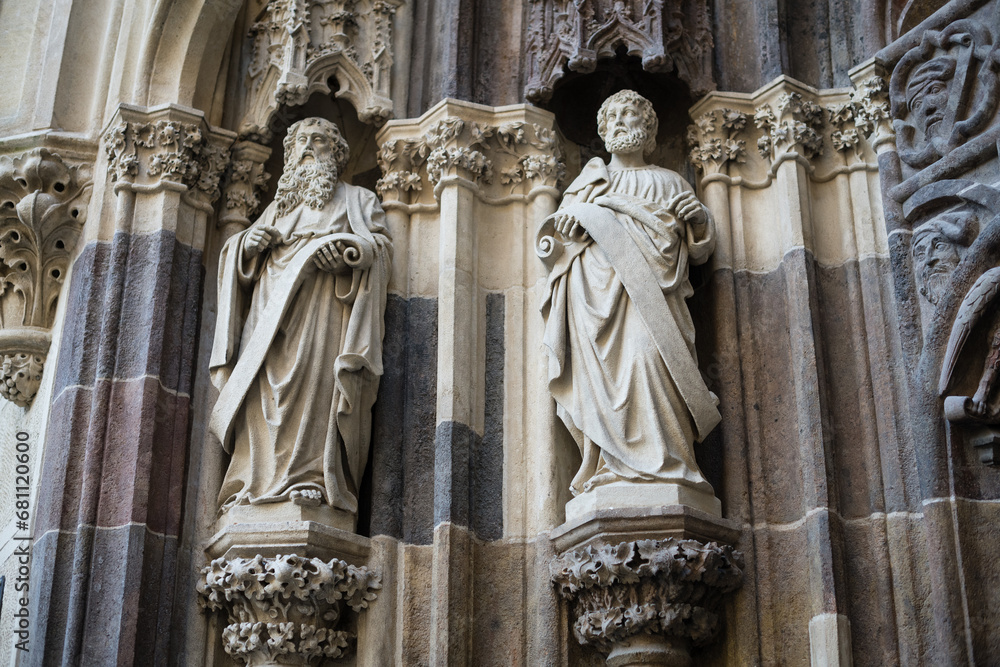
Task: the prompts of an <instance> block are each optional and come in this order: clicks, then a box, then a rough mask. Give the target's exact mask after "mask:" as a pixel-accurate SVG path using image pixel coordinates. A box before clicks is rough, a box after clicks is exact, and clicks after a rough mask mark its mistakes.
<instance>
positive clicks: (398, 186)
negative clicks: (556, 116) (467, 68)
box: [376, 101, 566, 203]
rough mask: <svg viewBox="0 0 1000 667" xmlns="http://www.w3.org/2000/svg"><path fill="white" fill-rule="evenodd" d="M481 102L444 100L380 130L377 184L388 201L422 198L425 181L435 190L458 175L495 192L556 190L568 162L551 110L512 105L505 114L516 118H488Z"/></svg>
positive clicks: (491, 115) (500, 195)
mask: <svg viewBox="0 0 1000 667" xmlns="http://www.w3.org/2000/svg"><path fill="white" fill-rule="evenodd" d="M449 106H450V107H453V108H451V109H449V108H448V107H449ZM466 107H468V108H466ZM480 109H481V107H479V106H478V105H470V104H466V103H456V102H454V101H445V102H443V103H441V104H440V105H438V106H437V107H435V108H434V109H432V110H431V111H429V112H428V113H427V114H425V115H424V117H423V118H422V119H421V120H420V121H418V122H417V123H403V122H399V123H396V122H393V123H390V124H389V125H387V126H386V128H384V129H383V131H382V132H381V133H380V137H379V139H380V141H381V149H380V150H379V154H378V162H379V166H380V167H381V169H382V173H383V177H382V178H381V179H380V180H379V182H378V185H377V186H376V189H377V190H378V193H379V195H380V196H381V197H382V199H383V201H384V202H402V203H416V201H417V200H418V199H419V198H420V196H421V193H422V192H423V190H424V185H425V184H428V185H430V186H431V188H428V189H429V190H433V191H434V193H435V195H436V194H437V190H438V186H439V185H440V184H441V183H442V182H445V181H449V180H453V179H459V180H461V181H462V182H463V183H466V184H467V185H469V186H471V187H474V188H476V189H477V190H479V191H480V192H481V193H483V194H486V193H487V192H488V193H490V195H491V196H493V197H495V198H496V197H504V196H509V195H512V194H518V193H527V192H530V191H532V190H534V189H535V188H539V187H542V188H549V189H552V190H553V191H554V188H555V187H556V186H557V185H558V184H559V182H560V181H562V179H563V178H564V177H565V175H566V166H565V161H564V158H563V150H562V146H561V141H560V140H559V137H558V136H557V134H556V132H555V130H554V129H551V120H550V119H549V122H548V123H545V122H544V121H545V119H543V118H542V117H541V116H542V114H544V113H545V112H538V111H537V110H534V109H530V110H529V109H528V108H527V107H525V108H510V109H509V110H508V111H507V112H505V113H504V114H503V115H506V116H509V119H504V118H503V117H502V116H501V117H500V118H499V119H497V118H496V116H499V115H500V114H496V115H494V114H492V113H491V114H490V120H486V117H485V115H483V114H477V113H476V112H478V111H479V110H480ZM458 114H461V116H459V115H458ZM477 115H483V121H482V122H481V121H480V120H476V119H475V118H476V116H477ZM532 115H538V118H532ZM497 120H500V122H496V121H497ZM491 121H492V122H491ZM543 123H544V124H543Z"/></svg>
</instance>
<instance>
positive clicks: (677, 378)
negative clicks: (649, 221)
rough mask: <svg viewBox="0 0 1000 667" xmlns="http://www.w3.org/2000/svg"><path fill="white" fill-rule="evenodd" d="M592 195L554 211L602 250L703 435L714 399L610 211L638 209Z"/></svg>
mask: <svg viewBox="0 0 1000 667" xmlns="http://www.w3.org/2000/svg"><path fill="white" fill-rule="evenodd" d="M598 201H600V202H601V205H598V204H589V203H582V202H581V203H577V204H571V205H569V206H567V207H566V208H562V209H560V210H559V213H566V214H569V215H572V216H573V217H575V218H576V219H577V220H578V221H579V222H580V225H581V226H583V228H584V229H586V230H587V232H588V233H589V234H590V236H591V238H593V239H594V242H596V243H597V245H598V246H599V247H600V248H601V250H603V251H604V254H605V255H606V256H607V258H608V260H609V261H610V262H611V265H612V266H613V267H614V269H615V273H617V275H618V279H619V280H621V282H622V285H624V287H625V291H626V292H627V293H628V295H629V297H630V298H631V299H632V302H633V303H634V304H635V306H636V310H637V311H638V312H639V317H640V318H641V319H642V321H643V324H645V325H646V329H647V330H648V331H649V335H650V337H651V338H652V339H653V343H654V344H655V345H656V348H657V350H658V351H659V352H660V356H661V357H662V358H663V362H664V363H665V364H666V366H667V371H669V373H670V377H671V379H672V380H673V383H674V386H675V387H677V391H678V392H679V393H680V395H681V397H682V398H683V399H684V402H685V403H686V404H687V407H688V411H689V412H690V413H691V417H692V418H693V420H694V424H695V428H696V432H697V433H698V434H700V435H701V436H705V435H707V434H708V433H709V431H711V430H712V429H713V428H715V426H716V425H717V424H718V423H719V411H718V409H717V408H716V405H717V401H716V399H715V397H714V396H713V395H712V393H711V392H710V391H709V390H708V387H707V386H706V385H705V381H704V380H702V377H701V372H700V371H699V370H698V366H697V364H695V362H694V359H693V358H692V356H691V351H690V350H689V349H688V347H687V343H685V341H684V336H683V335H682V334H681V330H680V329H679V328H678V326H677V322H676V321H675V320H674V318H673V315H672V314H671V313H670V308H669V306H667V302H666V300H665V299H664V298H663V293H662V292H661V291H660V289H659V286H658V285H659V283H658V282H657V280H656V276H655V275H654V274H653V270H652V269H651V268H650V266H649V264H648V263H647V261H646V258H645V256H644V255H643V253H642V250H640V248H639V247H638V246H637V245H636V243H635V241H634V240H633V239H632V236H631V235H630V234H629V233H628V232H627V231H626V230H625V229H624V228H623V227H622V226H621V223H620V222H619V221H618V218H617V217H615V213H614V211H615V209H619V208H622V209H626V210H622V211H621V212H622V213H624V214H626V215H632V216H633V217H635V216H636V215H637V213H638V212H637V211H635V210H634V209H633V207H630V206H621V205H620V204H619V203H618V202H615V200H614V198H611V197H599V198H598ZM650 215H651V214H650ZM641 217H645V216H641ZM640 222H642V220H641V219H640Z"/></svg>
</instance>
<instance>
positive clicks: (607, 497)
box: [566, 482, 722, 523]
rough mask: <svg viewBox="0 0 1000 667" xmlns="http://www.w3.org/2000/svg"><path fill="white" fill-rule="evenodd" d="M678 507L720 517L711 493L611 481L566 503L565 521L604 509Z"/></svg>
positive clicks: (678, 486) (719, 506) (666, 484)
mask: <svg viewBox="0 0 1000 667" xmlns="http://www.w3.org/2000/svg"><path fill="white" fill-rule="evenodd" d="M674 505H680V506H683V507H691V508H693V509H696V510H699V511H701V512H704V513H706V514H709V515H711V516H715V517H719V518H721V517H722V502H721V501H720V500H719V499H718V498H716V497H715V494H714V493H711V492H709V491H702V490H700V489H696V488H694V487H691V486H687V485H686V484H674V483H670V482H614V483H612V484H604V485H601V486H598V487H595V488H593V489H591V490H590V491H587V492H586V493H581V494H580V495H578V496H577V497H576V498H573V500H571V501H569V502H568V503H566V522H567V523H569V522H572V521H575V520H577V519H579V518H581V517H583V516H585V515H588V514H593V513H594V512H598V511H603V510H637V509H653V508H657V507H669V506H674Z"/></svg>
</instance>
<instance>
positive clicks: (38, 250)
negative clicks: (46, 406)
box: [0, 148, 91, 408]
mask: <svg viewBox="0 0 1000 667" xmlns="http://www.w3.org/2000/svg"><path fill="white" fill-rule="evenodd" d="M90 189H91V183H90V178H89V174H87V173H86V172H85V171H84V170H83V169H81V167H79V166H72V165H69V164H67V163H66V162H64V161H63V160H62V158H60V157H59V156H58V155H56V154H55V153H52V152H51V151H49V150H48V149H46V148H35V149H33V150H31V151H28V152H27V153H24V154H23V155H20V156H19V157H15V158H10V157H3V158H0V395H2V396H3V397H4V398H6V399H7V400H10V401H13V402H14V403H16V404H17V405H19V406H21V407H24V408H26V407H29V406H30V405H31V401H32V399H33V398H34V396H35V394H36V393H37V391H38V388H39V385H40V383H41V379H42V370H43V368H44V365H45V356H46V353H47V352H48V348H49V342H50V340H51V334H50V328H51V327H52V323H53V320H54V318H55V311H56V304H57V302H58V299H59V295H60V292H61V290H62V284H63V281H64V279H65V276H66V271H67V270H68V268H69V260H70V253H71V252H72V250H73V248H74V247H76V243H77V240H78V239H79V236H80V230H81V229H82V227H83V222H84V219H85V218H86V212H87V202H88V200H89V198H90Z"/></svg>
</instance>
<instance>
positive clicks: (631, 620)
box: [550, 484, 744, 667]
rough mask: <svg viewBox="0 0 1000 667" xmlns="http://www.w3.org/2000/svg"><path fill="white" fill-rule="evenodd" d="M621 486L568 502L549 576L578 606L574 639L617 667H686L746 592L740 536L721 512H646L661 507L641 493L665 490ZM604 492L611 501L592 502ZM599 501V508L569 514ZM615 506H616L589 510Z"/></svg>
mask: <svg viewBox="0 0 1000 667" xmlns="http://www.w3.org/2000/svg"><path fill="white" fill-rule="evenodd" d="M614 486H615V485H608V486H606V487H598V488H597V489H595V490H594V491H591V492H589V493H587V494H583V495H581V496H579V497H577V498H576V499H574V500H573V501H572V502H570V503H569V504H568V505H567V507H566V514H567V521H566V523H564V524H563V525H561V526H559V527H558V528H556V529H555V530H554V531H552V533H551V536H550V537H551V540H552V544H553V547H554V550H555V552H556V554H557V556H556V558H555V559H554V560H553V561H552V562H551V564H550V574H551V576H552V582H553V583H554V584H555V585H556V587H557V588H558V589H559V593H560V595H561V596H562V597H563V598H564V599H565V600H567V601H569V602H570V603H571V604H570V607H569V609H570V613H571V614H572V617H573V634H574V635H575V636H576V638H577V640H578V641H579V642H580V643H581V644H585V645H590V646H593V647H594V648H595V649H597V650H598V651H600V652H601V653H603V654H604V655H605V656H606V657H607V664H608V665H609V666H610V667H631V666H633V665H669V666H671V667H688V666H689V665H690V664H691V655H690V647H691V646H692V645H702V644H706V643H709V642H711V641H713V640H714V639H715V637H716V636H717V634H718V632H719V631H720V629H721V618H722V614H723V607H722V601H723V599H724V598H725V596H726V595H728V594H729V593H731V592H732V591H734V590H736V589H737V588H739V587H740V585H741V584H742V581H743V572H742V568H743V567H744V564H743V555H742V554H741V553H740V552H738V551H735V550H734V549H733V548H732V546H731V545H732V544H734V543H735V542H736V539H737V538H738V537H739V531H738V530H737V528H736V526H735V525H734V524H732V523H731V522H729V521H726V520H725V519H722V518H720V517H719V516H718V515H717V514H715V513H714V512H713V513H710V512H707V511H703V510H700V509H696V508H694V507H690V506H683V505H666V504H663V503H662V502H660V503H659V504H649V505H646V506H643V505H641V504H640V503H639V500H641V499H642V498H643V497H650V496H653V497H656V498H662V495H654V494H653V493H652V492H651V493H648V494H647V493H646V489H643V488H642V487H652V489H654V490H655V489H656V487H659V486H666V485H651V484H637V485H634V486H636V487H638V488H639V493H637V494H633V495H629V494H624V493H621V492H619V491H618V490H616V489H614V488H613V487H614ZM670 486H674V487H675V488H676V485H670ZM602 489H606V490H609V491H610V493H608V494H605V495H601V494H599V493H598V494H595V492H600V491H601V490H602ZM660 491H661V494H662V490H660ZM592 494H594V496H593V498H594V500H596V501H597V502H594V501H593V500H590V501H588V502H587V503H582V502H581V503H577V505H576V506H575V507H573V508H571V507H570V505H573V503H575V502H577V501H579V500H581V499H583V500H588V499H587V498H586V496H591V495H592ZM609 498H618V500H617V501H615V502H616V504H615V505H612V507H610V508H608V507H604V508H597V509H592V508H593V507H594V506H595V505H598V504H599V503H600V501H601V500H602V499H604V500H608V499H609ZM622 499H625V500H626V501H628V502H630V503H631V504H629V505H624V504H623V502H622ZM712 499H713V500H716V499H715V498H714V496H713V497H712ZM716 503H718V501H717V500H716ZM608 504H610V502H609V503H608ZM716 507H717V504H711V505H709V508H710V509H713V510H715V509H716ZM716 511H717V510H716ZM608 573H614V576H608Z"/></svg>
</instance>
